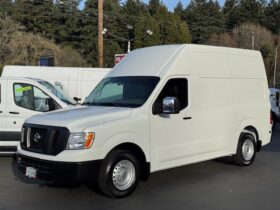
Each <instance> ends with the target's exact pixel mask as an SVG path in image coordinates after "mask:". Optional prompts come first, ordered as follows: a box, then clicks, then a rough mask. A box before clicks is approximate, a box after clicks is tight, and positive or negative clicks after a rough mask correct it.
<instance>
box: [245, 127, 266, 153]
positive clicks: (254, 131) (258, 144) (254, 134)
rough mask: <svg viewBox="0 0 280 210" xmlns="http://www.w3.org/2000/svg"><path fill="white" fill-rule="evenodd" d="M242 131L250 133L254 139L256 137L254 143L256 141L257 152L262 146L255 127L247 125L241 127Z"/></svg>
mask: <svg viewBox="0 0 280 210" xmlns="http://www.w3.org/2000/svg"><path fill="white" fill-rule="evenodd" d="M242 133H250V134H252V135H253V136H254V137H255V139H256V141H257V142H256V143H257V151H258V152H259V151H260V150H261V147H262V142H261V141H260V139H259V133H258V131H257V129H256V128H255V127H254V126H247V127H246V128H244V129H243V131H242Z"/></svg>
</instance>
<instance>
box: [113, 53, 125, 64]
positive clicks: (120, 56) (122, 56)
mask: <svg viewBox="0 0 280 210" xmlns="http://www.w3.org/2000/svg"><path fill="white" fill-rule="evenodd" d="M125 56H126V54H115V65H117V64H118V63H119V62H121V60H122V59H123V58H124V57H125Z"/></svg>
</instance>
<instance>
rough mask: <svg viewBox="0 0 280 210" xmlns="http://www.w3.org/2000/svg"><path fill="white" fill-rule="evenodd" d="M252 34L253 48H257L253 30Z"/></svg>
mask: <svg viewBox="0 0 280 210" xmlns="http://www.w3.org/2000/svg"><path fill="white" fill-rule="evenodd" d="M251 34H252V50H254V49H255V32H251Z"/></svg>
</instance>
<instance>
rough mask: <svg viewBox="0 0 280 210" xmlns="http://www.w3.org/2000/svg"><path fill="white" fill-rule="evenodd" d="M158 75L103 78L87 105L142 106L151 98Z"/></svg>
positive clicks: (87, 100)
mask: <svg viewBox="0 0 280 210" xmlns="http://www.w3.org/2000/svg"><path fill="white" fill-rule="evenodd" d="M158 81H159V78H158V77H147V76H137V77H109V78H105V79H103V80H102V81H101V82H100V83H99V84H98V85H97V86H96V88H95V89H94V90H93V91H92V92H91V94H90V95H89V96H88V97H87V98H86V101H85V103H84V104H85V105H93V106H94V105H96V106H118V107H140V106H142V105H143V104H144V103H145V102H146V100H147V99H148V98H149V96H150V94H151V93H152V91H153V90H154V88H155V87H156V85H157V83H158Z"/></svg>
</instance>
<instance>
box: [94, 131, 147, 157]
mask: <svg viewBox="0 0 280 210" xmlns="http://www.w3.org/2000/svg"><path fill="white" fill-rule="evenodd" d="M146 142H148V141H147V139H143V137H142V136H139V135H137V134H136V133H132V132H123V133H118V134H116V135H113V136H111V137H110V138H108V139H107V140H106V141H104V142H103V145H102V149H101V148H99V156H100V157H99V159H104V158H105V157H106V156H107V154H108V153H109V152H110V151H112V150H113V149H114V148H116V147H117V146H119V145H121V144H125V143H131V144H134V145H136V146H138V147H139V148H140V149H141V150H142V151H143V153H144V154H145V157H146V161H147V162H149V161H150V155H149V154H150V152H149V147H148V144H147V143H146Z"/></svg>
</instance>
